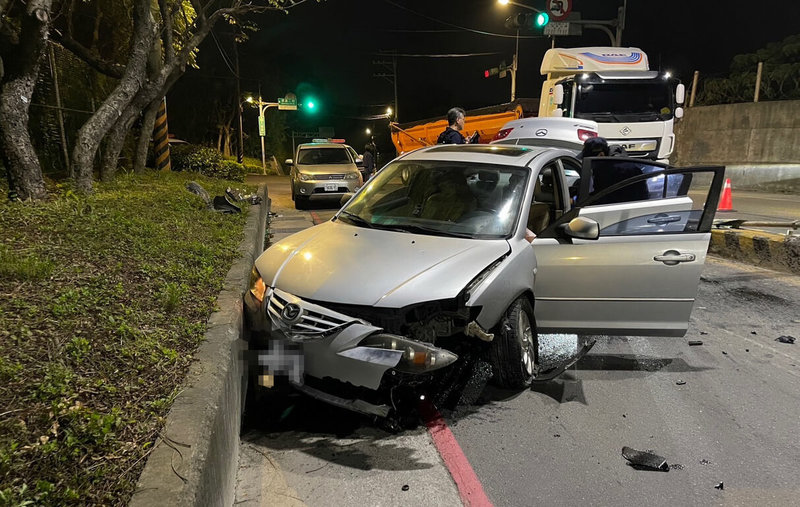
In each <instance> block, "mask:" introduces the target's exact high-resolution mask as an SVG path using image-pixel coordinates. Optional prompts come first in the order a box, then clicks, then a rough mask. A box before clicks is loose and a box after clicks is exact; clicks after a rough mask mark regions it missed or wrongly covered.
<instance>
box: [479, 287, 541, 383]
mask: <svg viewBox="0 0 800 507" xmlns="http://www.w3.org/2000/svg"><path fill="white" fill-rule="evenodd" d="M537 346H538V345H537V333H536V322H535V321H534V319H533V308H532V307H531V303H530V301H529V300H528V298H527V297H525V296H521V297H520V298H518V299H517V300H515V301H514V302H513V303H511V305H510V306H509V307H508V310H506V314H505V316H504V317H503V319H501V321H500V324H499V325H498V326H497V328H496V329H495V336H494V340H492V343H491V347H490V349H489V360H490V362H491V364H492V370H493V372H494V380H495V382H496V383H497V384H499V385H500V386H501V387H507V388H521V387H527V386H529V385H530V384H531V382H532V381H533V378H534V376H535V373H536V348H537Z"/></svg>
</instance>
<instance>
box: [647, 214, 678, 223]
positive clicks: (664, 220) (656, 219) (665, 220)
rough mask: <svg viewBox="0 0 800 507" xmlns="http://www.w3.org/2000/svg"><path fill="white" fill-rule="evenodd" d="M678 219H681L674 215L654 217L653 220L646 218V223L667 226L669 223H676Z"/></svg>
mask: <svg viewBox="0 0 800 507" xmlns="http://www.w3.org/2000/svg"><path fill="white" fill-rule="evenodd" d="M680 219H681V217H679V216H675V215H656V216H654V217H653V218H648V219H647V223H648V224H659V225H662V224H669V223H671V222H677V221H679V220H680Z"/></svg>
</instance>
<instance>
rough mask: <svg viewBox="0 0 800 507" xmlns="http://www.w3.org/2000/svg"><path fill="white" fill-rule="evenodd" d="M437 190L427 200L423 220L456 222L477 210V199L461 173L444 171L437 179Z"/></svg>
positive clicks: (423, 208) (424, 205)
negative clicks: (464, 215) (462, 216)
mask: <svg viewBox="0 0 800 507" xmlns="http://www.w3.org/2000/svg"><path fill="white" fill-rule="evenodd" d="M435 185H436V190H435V191H434V192H433V193H431V194H430V195H429V196H428V197H427V199H425V202H424V204H423V205H422V210H421V212H420V214H419V216H420V217H421V218H428V219H433V220H442V221H448V222H455V221H456V220H458V218H459V217H461V215H463V214H465V213H469V212H470V211H473V210H475V208H477V199H475V196H474V195H473V194H472V191H471V190H470V189H469V185H468V184H467V180H466V177H465V176H464V174H463V173H462V172H460V171H454V170H446V171H442V172H441V173H440V174H439V175H438V177H436V178H435Z"/></svg>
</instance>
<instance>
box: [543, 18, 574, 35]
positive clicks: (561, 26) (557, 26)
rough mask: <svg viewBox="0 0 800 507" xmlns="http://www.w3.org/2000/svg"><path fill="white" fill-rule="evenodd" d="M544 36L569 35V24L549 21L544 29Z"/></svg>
mask: <svg viewBox="0 0 800 507" xmlns="http://www.w3.org/2000/svg"><path fill="white" fill-rule="evenodd" d="M543 33H544V34H545V35H569V23H568V22H566V21H551V22H550V23H548V24H546V25H545V27H544V32H543Z"/></svg>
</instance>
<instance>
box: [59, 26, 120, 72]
mask: <svg viewBox="0 0 800 507" xmlns="http://www.w3.org/2000/svg"><path fill="white" fill-rule="evenodd" d="M53 40H54V41H56V42H58V43H59V44H61V45H62V46H64V48H65V49H67V50H68V51H69V52H70V53H72V54H74V55H75V56H77V57H78V58H80V59H81V60H83V61H84V62H86V64H87V65H89V66H90V67H91V68H93V69H94V70H96V71H97V72H100V73H101V74H105V75H106V76H110V77H113V78H116V79H120V78H121V77H122V74H123V73H124V72H125V66H124V65H121V64H119V63H114V62H109V61H108V60H104V59H103V58H101V57H100V55H99V54H98V53H97V51H96V50H92V49H89V48H87V47H86V46H84V45H83V44H81V43H80V42H78V41H76V40H75V39H73V38H72V36H70V35H69V34H66V33H65V34H61V33H58V32H57V31H55V30H54V31H53Z"/></svg>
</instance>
